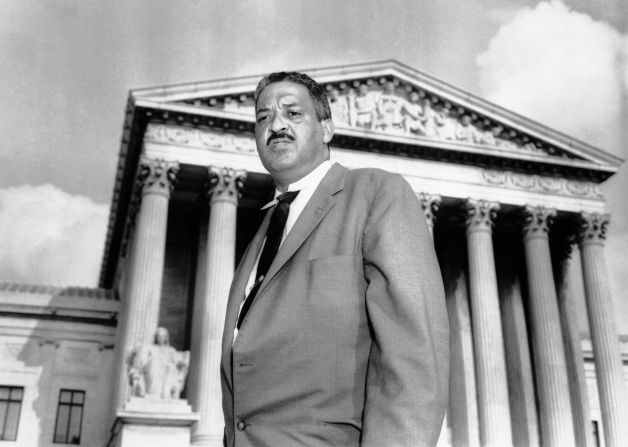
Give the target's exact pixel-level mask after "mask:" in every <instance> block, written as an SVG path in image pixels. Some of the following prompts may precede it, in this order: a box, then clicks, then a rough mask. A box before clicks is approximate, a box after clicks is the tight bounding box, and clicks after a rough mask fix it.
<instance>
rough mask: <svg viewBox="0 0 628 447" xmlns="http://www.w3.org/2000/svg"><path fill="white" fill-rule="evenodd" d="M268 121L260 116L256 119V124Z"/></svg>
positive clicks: (263, 116)
mask: <svg viewBox="0 0 628 447" xmlns="http://www.w3.org/2000/svg"><path fill="white" fill-rule="evenodd" d="M267 119H268V116H267V115H262V116H258V117H257V122H258V123H261V122H262V121H266V120H267Z"/></svg>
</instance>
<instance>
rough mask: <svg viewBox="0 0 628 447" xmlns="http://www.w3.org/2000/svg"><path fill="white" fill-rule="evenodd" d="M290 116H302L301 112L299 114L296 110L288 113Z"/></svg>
mask: <svg viewBox="0 0 628 447" xmlns="http://www.w3.org/2000/svg"><path fill="white" fill-rule="evenodd" d="M288 115H289V116H301V112H297V111H296V110H291V111H289V112H288Z"/></svg>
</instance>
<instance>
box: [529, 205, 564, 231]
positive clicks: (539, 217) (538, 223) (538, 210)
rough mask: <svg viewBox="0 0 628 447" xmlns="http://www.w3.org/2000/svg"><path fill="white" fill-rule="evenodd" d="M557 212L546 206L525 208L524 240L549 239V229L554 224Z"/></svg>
mask: <svg viewBox="0 0 628 447" xmlns="http://www.w3.org/2000/svg"><path fill="white" fill-rule="evenodd" d="M554 217H556V210H555V209H553V208H546V207H544V206H534V205H526V206H525V207H524V208H523V238H524V239H530V238H533V237H542V238H546V239H547V237H548V232H549V228H550V226H551V225H552V223H554Z"/></svg>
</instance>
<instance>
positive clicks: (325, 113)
mask: <svg viewBox="0 0 628 447" xmlns="http://www.w3.org/2000/svg"><path fill="white" fill-rule="evenodd" d="M282 81H287V82H294V83H295V84H300V85H302V86H304V87H305V88H306V89H307V91H308V93H309V94H310V98H312V101H313V102H314V110H316V118H317V119H318V120H319V121H322V120H327V119H331V109H330V108H329V101H328V100H327V95H326V94H325V89H324V88H323V86H322V85H320V84H319V83H318V82H316V81H315V80H314V79H312V78H310V77H309V76H308V75H306V74H303V73H298V72H296V71H288V72H285V71H281V72H277V73H271V74H269V75H266V76H264V77H263V78H262V79H261V81H259V84H257V88H256V89H255V107H256V108H257V100H258V98H259V96H260V95H261V94H262V91H263V90H264V89H265V88H266V87H267V86H268V85H269V84H273V83H275V82H282Z"/></svg>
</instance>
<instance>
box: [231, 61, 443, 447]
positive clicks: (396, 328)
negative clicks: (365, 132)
mask: <svg viewBox="0 0 628 447" xmlns="http://www.w3.org/2000/svg"><path fill="white" fill-rule="evenodd" d="M255 100H256V108H255V110H256V125H255V138H256V143H257V150H258V153H259V156H260V159H261V161H262V164H263V165H264V167H265V168H266V169H267V170H268V172H270V174H271V176H272V177H273V179H274V182H275V186H276V192H275V200H274V201H273V202H271V203H270V204H269V205H268V206H267V207H268V211H267V214H266V217H265V219H264V220H263V223H262V225H261V227H260V229H259V231H258V233H257V234H256V235H255V237H254V238H253V240H252V242H251V244H250V245H249V247H248V248H247V250H246V252H245V254H244V255H243V258H242V261H241V262H240V265H239V266H238V269H237V270H236V273H235V277H234V281H233V284H232V287H231V291H230V296H229V303H228V307H227V315H226V320H225V330H224V335H223V352H222V365H221V379H222V391H223V411H224V416H225V444H226V445H227V446H229V447H232V446H235V447H243V446H255V447H262V446H273V447H283V446H371V447H382V446H430V445H435V444H436V441H437V438H438V435H439V431H440V428H441V424H442V421H443V417H444V413H445V408H446V402H447V391H448V376H449V361H448V355H449V353H448V347H449V342H448V324H447V315H446V308H445V298H444V292H443V284H442V279H441V276H440V270H439V268H438V263H437V260H436V256H435V253H434V248H433V244H432V240H431V237H430V234H429V232H428V230H427V225H426V222H425V217H424V214H423V212H422V210H421V207H420V205H419V203H418V200H417V198H416V196H415V194H414V192H413V191H412V189H411V188H410V186H409V185H408V183H407V182H406V181H405V180H404V179H403V178H402V177H401V176H399V175H396V174H391V173H388V172H385V171H382V170H378V169H356V170H348V169H346V168H344V167H342V166H340V165H339V164H331V163H330V161H329V147H328V144H329V142H330V141H331V138H332V136H333V132H334V126H333V124H332V121H331V112H330V108H329V104H328V102H327V97H326V95H325V91H324V89H323V88H322V87H321V86H320V85H319V84H317V83H316V82H315V81H314V80H312V79H311V78H309V77H308V76H306V75H304V74H300V73H273V74H271V75H268V76H266V77H265V78H263V79H262V80H261V81H260V83H259V85H258V87H257V91H256V95H255ZM296 191H298V193H296ZM281 216H283V217H281ZM286 216H287V217H286ZM278 223H280V224H279V228H281V229H280V230H279V232H280V234H279V235H278V236H277V235H276V234H275V233H276V232H277V230H275V228H277V226H276V225H277V224H278ZM283 225H285V226H283ZM272 246H279V248H278V251H277V252H276V254H274V253H273V250H272V249H271V248H270V247H272ZM269 253H270V254H269Z"/></svg>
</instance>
